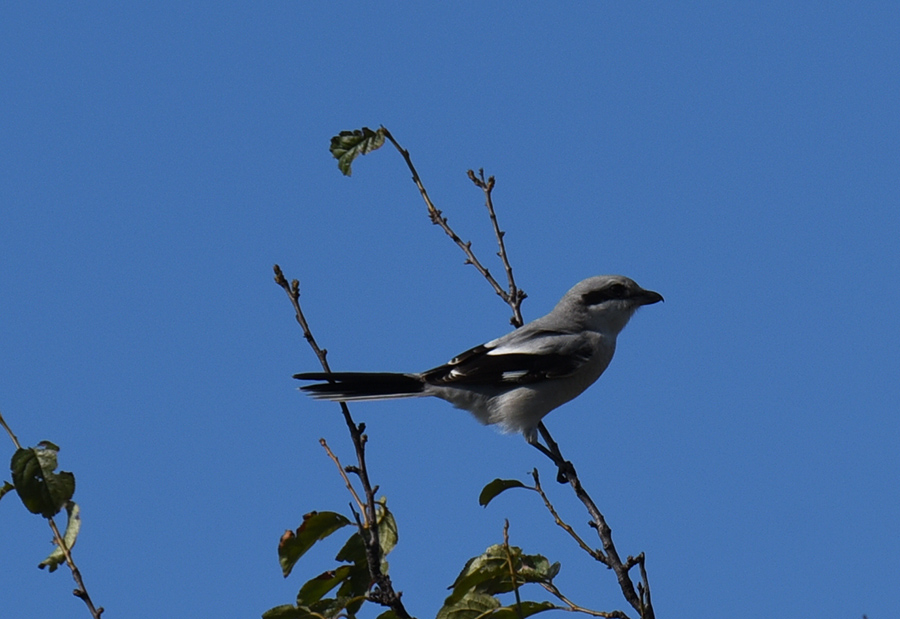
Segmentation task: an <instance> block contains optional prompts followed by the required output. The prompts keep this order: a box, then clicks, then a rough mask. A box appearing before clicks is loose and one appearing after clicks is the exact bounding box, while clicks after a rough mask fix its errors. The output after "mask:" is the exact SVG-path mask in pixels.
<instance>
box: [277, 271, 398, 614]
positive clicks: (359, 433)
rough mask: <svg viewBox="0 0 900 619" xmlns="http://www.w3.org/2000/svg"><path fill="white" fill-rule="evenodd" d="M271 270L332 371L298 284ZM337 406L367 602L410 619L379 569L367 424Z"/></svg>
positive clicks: (324, 366)
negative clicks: (348, 444)
mask: <svg viewBox="0 0 900 619" xmlns="http://www.w3.org/2000/svg"><path fill="white" fill-rule="evenodd" d="M274 271H275V283H276V284H278V285H279V286H281V288H282V289H284V291H285V293H286V294H287V295H288V298H289V299H290V300H291V305H292V306H293V307H294V315H295V318H296V319H297V323H298V324H299V325H300V328H301V329H302V330H303V337H304V338H305V339H306V341H307V342H309V345H310V347H311V348H312V349H313V352H314V353H315V355H316V357H318V359H319V363H321V365H322V369H323V370H325V371H326V372H331V368H330V367H329V365H328V359H327V356H328V351H327V350H325V349H323V348H319V345H318V344H317V343H316V339H315V338H314V337H313V334H312V331H311V330H310V328H309V324H308V323H307V321H306V317H305V316H304V315H303V310H302V309H301V307H300V282H299V281H297V280H296V279H294V280H291V282H290V283H288V280H287V278H285V276H284V273H283V272H282V271H281V267H279V266H278V265H277V264H276V265H275V267H274ZM340 405H341V413H342V414H343V415H344V421H345V423H346V424H347V429H348V430H349V431H350V438H351V439H352V441H353V446H354V448H355V450H356V461H357V466H353V467H346V469H345V470H346V471H347V472H352V473H355V474H356V476H357V477H358V478H359V481H360V484H362V487H363V494H364V495H365V503H364V504H363V521H362V522H359V521H357V525H358V528H359V535H360V537H361V538H362V540H363V543H364V545H365V549H366V561H367V563H368V566H369V574H370V575H371V577H372V584H373V588H372V590H371V591H370V592H369V594H368V599H369V600H371V601H373V602H375V603H377V604H381V605H382V606H386V607H388V608H390V609H391V610H393V611H394V613H396V615H397V617H399V618H400V619H412V617H411V615H410V614H409V613H408V612H407V610H406V608H405V607H404V606H403V602H402V601H401V600H400V596H401V594H400V593H399V592H397V591H395V590H394V587H393V584H392V583H391V579H390V576H388V575H387V574H385V573H384V572H382V570H381V558H382V553H381V542H380V541H379V537H378V519H377V514H376V512H375V489H374V488H373V487H372V484H371V482H370V481H369V472H368V469H367V468H366V441H367V440H368V437H367V436H366V435H365V429H366V424H364V423H360V424H357V423H356V422H355V421H353V417H351V416H350V409H349V408H348V407H347V405H346V404H345V403H344V402H341V403H340ZM345 479H346V480H347V482H348V484H349V479H347V478H346V477H345ZM353 494H354V496H355V498H356V499H357V501H359V497H356V495H355V493H353Z"/></svg>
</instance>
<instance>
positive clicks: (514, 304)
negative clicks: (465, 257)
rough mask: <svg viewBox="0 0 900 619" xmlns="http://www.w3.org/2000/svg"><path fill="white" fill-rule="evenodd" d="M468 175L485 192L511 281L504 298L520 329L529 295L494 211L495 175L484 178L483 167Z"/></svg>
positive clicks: (507, 274) (501, 254)
mask: <svg viewBox="0 0 900 619" xmlns="http://www.w3.org/2000/svg"><path fill="white" fill-rule="evenodd" d="M468 175H469V180H471V181H472V182H473V183H475V185H476V186H477V187H479V188H480V189H481V190H482V191H483V192H484V205H485V206H486V207H487V210H488V215H489V216H490V218H491V226H493V228H494V236H495V237H497V245H499V246H500V251H498V252H497V255H498V256H499V257H500V260H501V262H503V268H504V269H505V270H506V280H507V282H508V283H509V294H508V295H507V296H506V297H505V298H504V299H503V300H504V301H506V303H507V304H508V305H509V306H510V308H511V309H512V311H513V317H512V318H511V319H510V321H509V322H510V324H511V325H512V326H514V327H515V328H517V329H518V328H519V327H521V326H522V325H524V324H525V319H524V318H522V301H524V300H525V297H526V296H527V295H526V294H525V293H524V292H522V291H521V290H519V288H518V287H517V286H516V279H515V277H513V270H512V265H511V264H510V263H509V256H507V254H506V243H505V242H504V241H503V237H505V236H506V232H504V231H503V230H501V229H500V224H499V223H498V222H497V214H496V213H495V212H494V200H493V199H492V198H491V194H492V193H493V191H494V177H493V176H489V177H488V179H487V180H484V169H483V168H479V170H478V176H475V172H473V171H472V170H469V171H468Z"/></svg>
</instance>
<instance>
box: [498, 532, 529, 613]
mask: <svg viewBox="0 0 900 619" xmlns="http://www.w3.org/2000/svg"><path fill="white" fill-rule="evenodd" d="M503 549H504V550H505V551H506V565H507V566H508V567H509V578H510V580H511V581H512V587H513V591H514V592H515V594H516V614H517V615H518V616H519V619H524V617H523V616H522V598H521V597H520V596H519V582H518V580H516V567H515V566H514V565H513V560H512V550H510V548H509V520H508V519H504V521H503Z"/></svg>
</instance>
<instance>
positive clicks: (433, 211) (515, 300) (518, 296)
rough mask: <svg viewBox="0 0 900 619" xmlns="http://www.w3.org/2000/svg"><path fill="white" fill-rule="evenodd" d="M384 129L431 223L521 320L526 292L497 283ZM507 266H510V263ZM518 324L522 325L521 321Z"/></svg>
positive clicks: (407, 157)
mask: <svg viewBox="0 0 900 619" xmlns="http://www.w3.org/2000/svg"><path fill="white" fill-rule="evenodd" d="M382 129H383V130H384V136H385V137H386V138H387V139H388V140H390V142H391V144H393V145H394V147H395V148H396V149H397V150H398V151H399V152H400V154H401V155H402V156H403V160H404V161H406V167H408V168H409V171H410V172H411V173H412V180H413V182H414V183H415V184H416V187H417V188H418V189H419V194H421V196H422V199H423V200H424V201H425V206H426V207H427V208H428V216H429V217H430V218H431V223H433V224H435V225H437V226H440V227H441V229H442V230H443V231H444V233H445V234H446V235H447V236H449V237H450V238H451V239H452V240H453V242H454V243H456V244H457V245H458V246H459V248H460V249H461V250H463V252H464V253H465V254H466V264H471V265H472V266H473V267H475V269H476V270H477V271H478V272H479V273H481V276H482V277H484V278H485V279H486V280H487V282H488V284H490V286H491V288H493V289H494V292H496V293H497V296H499V297H500V298H501V299H503V302H504V303H506V304H507V305H509V306H510V307H511V308H513V313H514V316H513V321H515V320H517V319H518V320H520V321H521V312H519V311H517V309H516V308H517V305H520V304H521V303H522V299H524V298H525V293H523V292H521V291H519V290H518V289H515V290H514V294H513V295H511V294H510V293H509V292H507V291H506V290H504V289H503V287H502V286H501V285H500V284H498V283H497V280H496V279H494V276H493V275H491V273H490V271H488V269H487V268H486V267H485V266H484V265H482V264H481V262H480V261H479V260H478V258H476V257H475V253H474V252H473V251H472V242H471V241H463V240H462V239H461V238H459V235H458V234H456V232H454V231H453V229H452V228H451V227H450V224H448V223H447V218H446V217H444V216H443V214H442V213H441V211H440V210H438V209H437V207H435V206H434V203H433V202H432V201H431V198H430V197H429V196H428V191H427V190H426V189H425V186H424V185H423V184H422V180H421V179H420V178H419V173H418V172H417V171H416V167H415V166H414V165H413V162H412V158H411V157H410V156H409V151H408V150H406V149H405V148H403V147H402V146H400V143H399V142H397V140H395V139H394V136H393V135H391V132H390V131H388V130H387V128H386V127H382ZM491 208H493V207H491ZM501 239H502V236H501ZM504 253H505V250H504ZM505 266H507V267H508V264H507V265H505ZM511 290H512V289H511ZM517 317H518V318H517ZM513 324H515V322H513ZM517 326H521V323H520V324H519V325H517Z"/></svg>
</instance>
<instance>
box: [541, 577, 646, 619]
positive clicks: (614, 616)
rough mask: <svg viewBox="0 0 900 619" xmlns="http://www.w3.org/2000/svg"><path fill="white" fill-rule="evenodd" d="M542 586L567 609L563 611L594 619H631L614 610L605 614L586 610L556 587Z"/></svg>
mask: <svg viewBox="0 0 900 619" xmlns="http://www.w3.org/2000/svg"><path fill="white" fill-rule="evenodd" d="M541 586H542V587H544V589H546V590H547V591H549V592H550V593H552V594H553V595H555V596H556V597H557V598H558V599H559V600H560V601H561V602H562V603H563V604H565V607H562V608H561V610H568V611H571V612H576V613H584V614H586V615H591V616H592V617H606V618H607V619H630V618H629V617H628V615H626V614H625V613H624V612H622V611H621V610H613V611H610V612H604V611H602V610H591V609H590V608H585V607H584V606H578V605H577V604H575V603H574V602H572V601H571V600H570V599H569V598H567V597H566V596H565V595H563V594H562V591H560V590H559V589H557V587H556V585H554V584H553V583H549V582H542V583H541Z"/></svg>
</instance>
